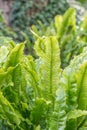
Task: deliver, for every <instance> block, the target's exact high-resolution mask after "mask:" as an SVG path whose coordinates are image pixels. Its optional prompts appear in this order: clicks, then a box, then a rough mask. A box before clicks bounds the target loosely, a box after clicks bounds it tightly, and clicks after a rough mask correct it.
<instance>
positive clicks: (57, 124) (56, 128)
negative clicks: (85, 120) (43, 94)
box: [49, 87, 67, 130]
mask: <svg viewBox="0 0 87 130" xmlns="http://www.w3.org/2000/svg"><path fill="white" fill-rule="evenodd" d="M56 94H57V98H56V101H55V108H54V112H53V113H52V115H51V119H50V121H49V122H50V130H65V128H66V120H67V116H66V111H65V110H66V94H65V90H64V88H62V87H60V88H59V89H58V91H57V93H56Z"/></svg>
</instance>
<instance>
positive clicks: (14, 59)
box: [5, 44, 24, 69]
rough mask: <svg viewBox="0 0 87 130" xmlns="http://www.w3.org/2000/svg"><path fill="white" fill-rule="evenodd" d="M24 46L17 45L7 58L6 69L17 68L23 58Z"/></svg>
mask: <svg viewBox="0 0 87 130" xmlns="http://www.w3.org/2000/svg"><path fill="white" fill-rule="evenodd" d="M23 50H24V44H17V45H16V46H15V47H14V48H13V49H12V50H11V51H10V54H9V55H8V57H7V60H6V63H5V68H6V69H7V68H8V67H9V66H13V67H14V66H16V65H17V64H18V63H19V62H20V61H21V60H22V58H23Z"/></svg>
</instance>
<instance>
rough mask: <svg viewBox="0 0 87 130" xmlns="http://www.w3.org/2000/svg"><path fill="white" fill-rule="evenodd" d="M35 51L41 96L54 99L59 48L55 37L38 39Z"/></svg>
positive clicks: (58, 70) (58, 72) (57, 74)
mask: <svg viewBox="0 0 87 130" xmlns="http://www.w3.org/2000/svg"><path fill="white" fill-rule="evenodd" d="M34 48H35V51H36V53H37V55H38V56H39V60H38V62H39V72H38V74H39V86H40V87H41V89H42V96H43V97H44V98H46V99H52V100H54V96H55V91H56V89H57V85H58V77H59V74H60V49H59V45H58V42H57V39H56V37H45V38H41V39H38V40H37V41H36V44H35V47H34Z"/></svg>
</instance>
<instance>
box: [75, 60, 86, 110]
mask: <svg viewBox="0 0 87 130" xmlns="http://www.w3.org/2000/svg"><path fill="white" fill-rule="evenodd" d="M76 79H77V83H78V108H80V109H82V110H86V109H87V61H86V62H85V63H83V64H82V65H81V67H80V69H79V70H78V72H77V73H76Z"/></svg>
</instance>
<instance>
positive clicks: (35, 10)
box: [0, 0, 87, 53]
mask: <svg viewBox="0 0 87 130" xmlns="http://www.w3.org/2000/svg"><path fill="white" fill-rule="evenodd" d="M2 1H6V0H2ZM7 1H8V0H7ZM10 1H11V3H12V4H11V8H10V11H9V13H8V23H9V24H8V25H9V26H7V25H6V22H5V19H4V17H3V16H2V13H0V36H2V35H4V36H10V37H11V38H12V39H13V40H15V41H16V42H23V41H25V40H26V46H27V47H26V52H28V51H30V53H32V46H33V43H34V39H33V37H32V33H31V31H30V28H31V26H32V25H35V26H36V27H37V28H38V29H39V30H40V29H42V28H41V24H40V23H42V24H44V26H45V27H47V26H48V25H49V24H50V23H51V22H52V21H53V19H54V17H55V16H56V15H58V14H64V12H65V11H66V10H67V9H68V8H69V7H74V8H76V10H77V12H78V13H77V14H78V15H77V23H78V21H81V20H82V18H83V15H84V12H85V10H86V3H87V0H19V1H18V0H10ZM2 11H3V9H2ZM42 26H43V25H42Z"/></svg>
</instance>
